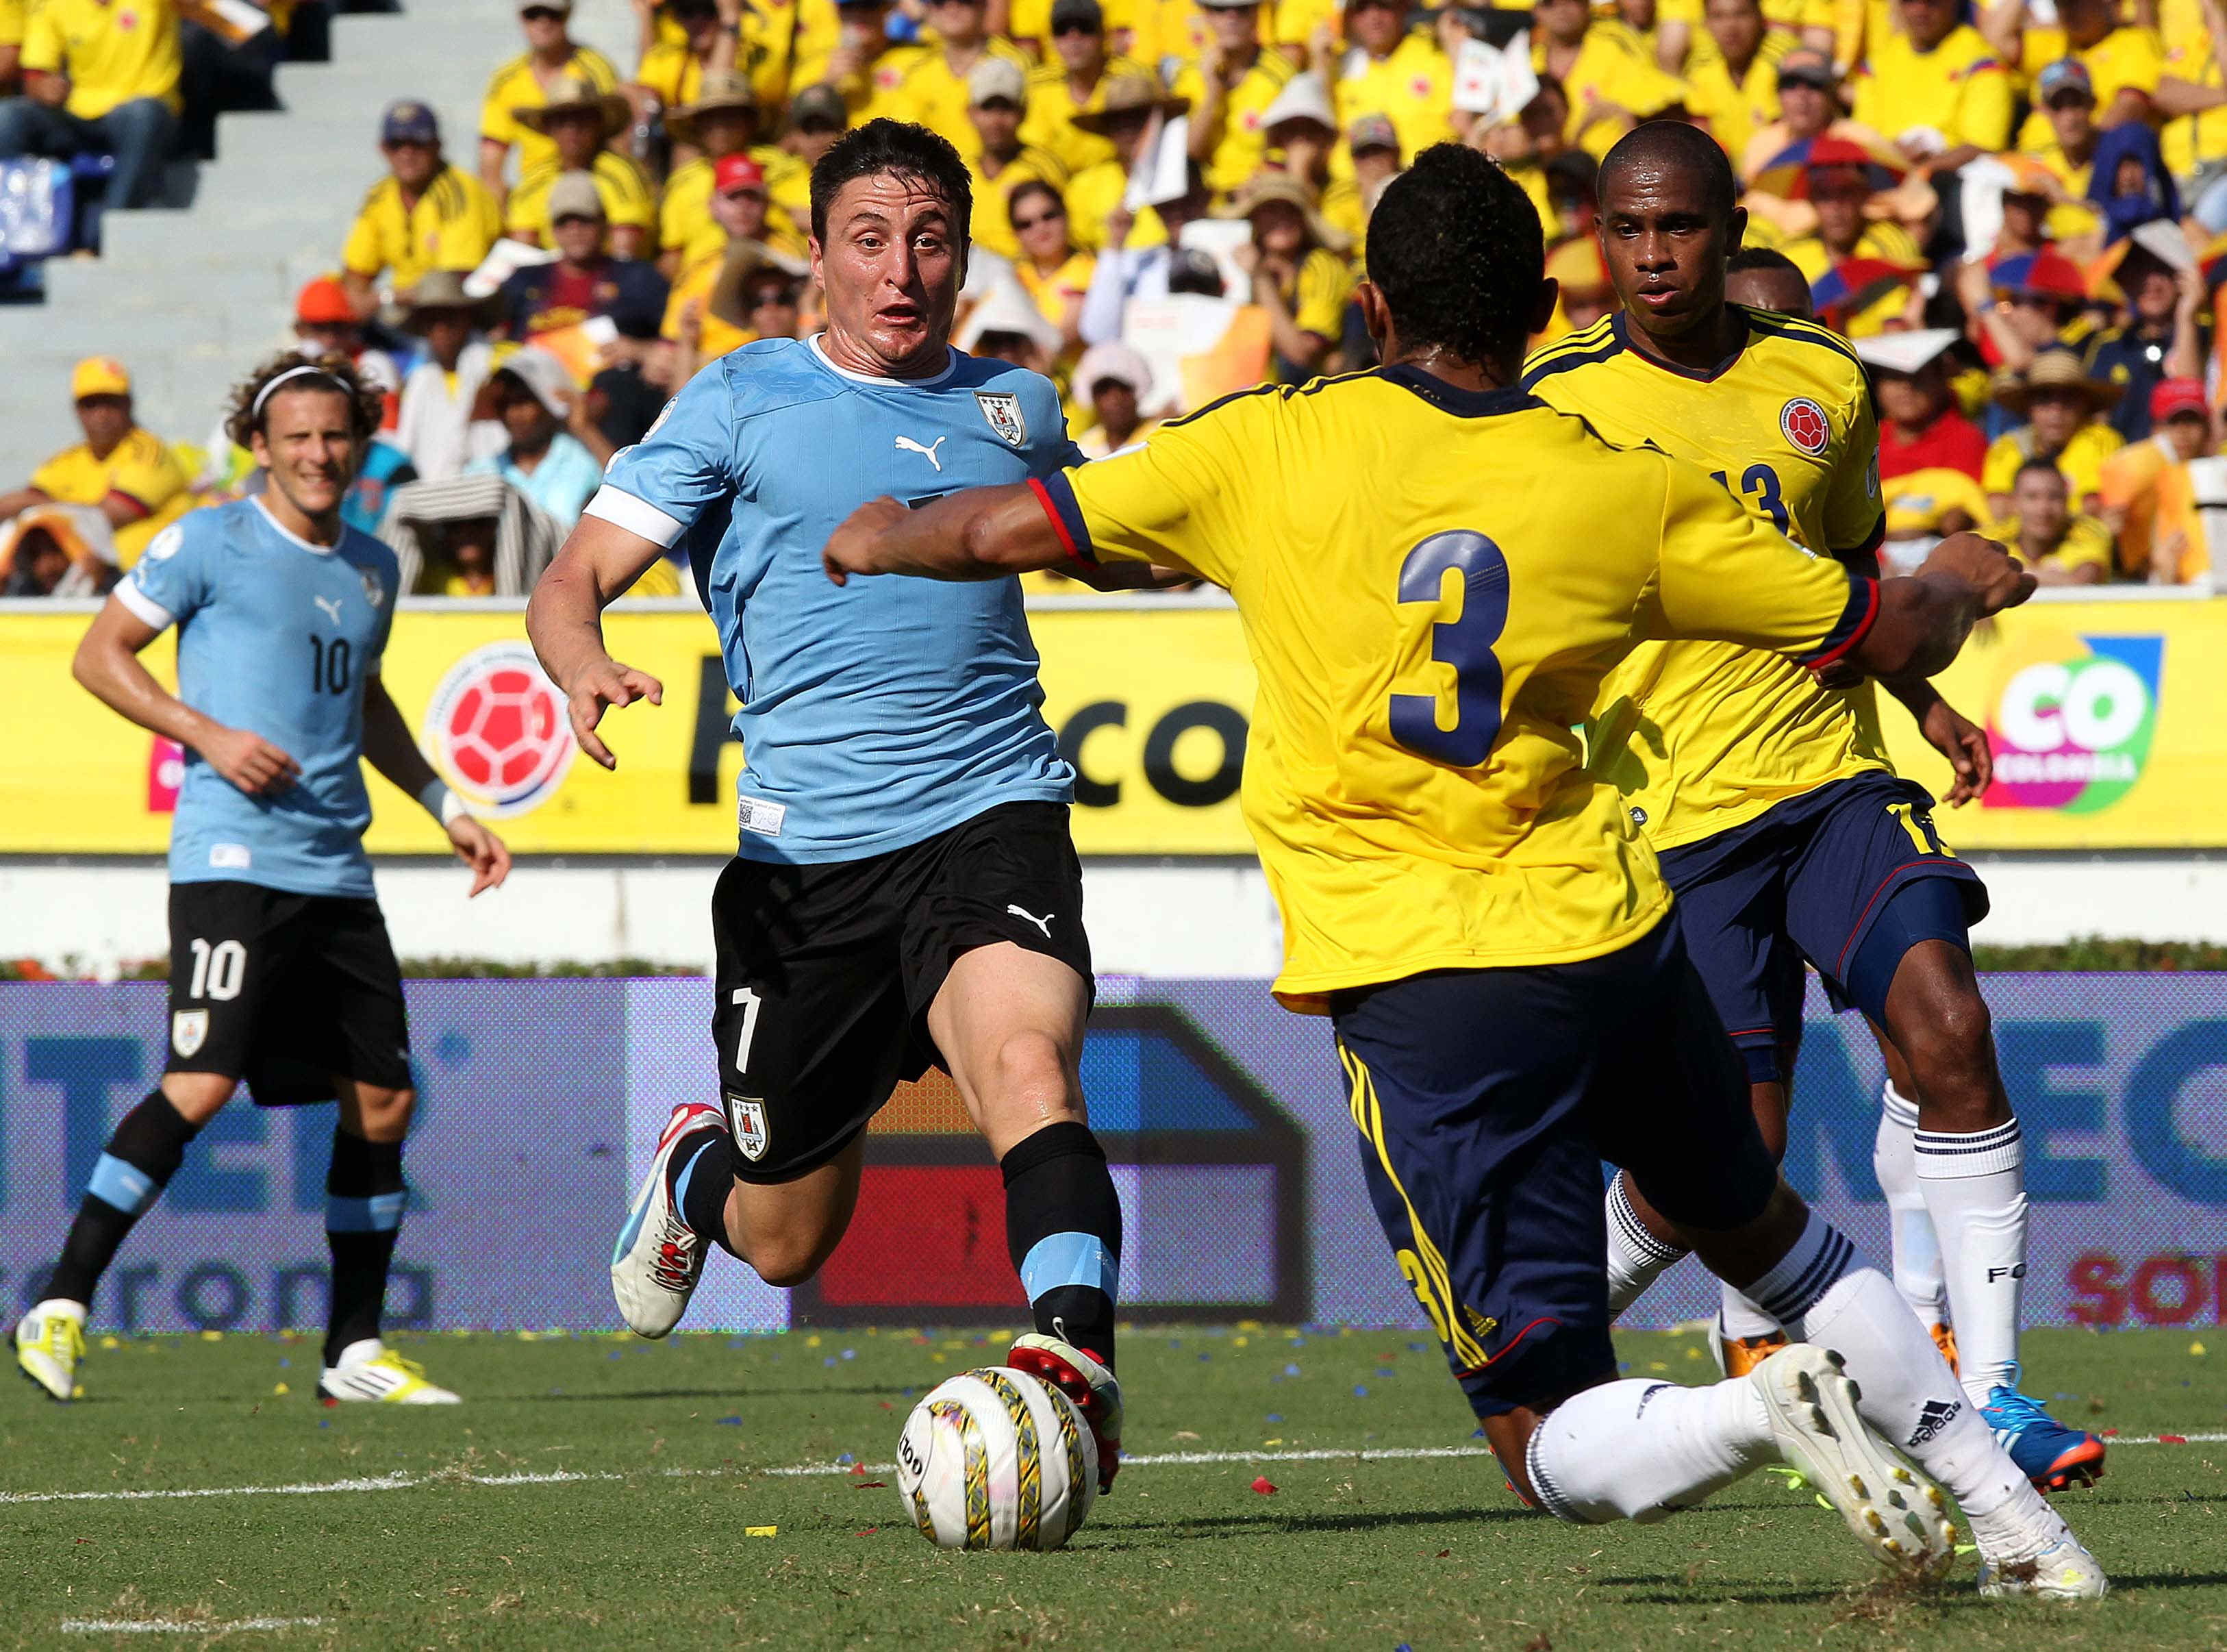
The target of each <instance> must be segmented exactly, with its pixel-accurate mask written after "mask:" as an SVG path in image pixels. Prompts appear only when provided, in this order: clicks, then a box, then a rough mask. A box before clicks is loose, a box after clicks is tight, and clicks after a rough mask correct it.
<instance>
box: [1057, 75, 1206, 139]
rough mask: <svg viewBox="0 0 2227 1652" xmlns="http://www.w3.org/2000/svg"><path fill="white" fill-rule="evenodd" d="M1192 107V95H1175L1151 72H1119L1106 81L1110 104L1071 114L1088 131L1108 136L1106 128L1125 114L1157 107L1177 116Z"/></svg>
mask: <svg viewBox="0 0 2227 1652" xmlns="http://www.w3.org/2000/svg"><path fill="white" fill-rule="evenodd" d="M1156 109H1157V110H1158V111H1159V112H1160V113H1161V114H1163V115H1165V116H1166V117H1167V118H1169V119H1171V120H1172V119H1174V118H1176V117H1177V115H1180V114H1183V113H1184V112H1186V111H1188V110H1189V109H1190V99H1189V98H1171V97H1170V96H1169V95H1168V94H1167V93H1166V92H1163V91H1161V90H1160V83H1159V82H1158V80H1153V79H1152V77H1151V76H1150V75H1145V74H1117V75H1115V76H1114V78H1113V79H1112V80H1108V81H1107V83H1106V105H1105V107H1104V108H1102V109H1094V110H1090V111H1088V112H1086V113H1083V114H1080V115H1070V116H1069V117H1068V119H1069V123H1070V124H1073V125H1075V126H1076V127H1078V128H1080V129H1081V130H1082V131H1086V132H1095V133H1097V134H1098V135H1099V136H1100V137H1104V136H1105V133H1106V129H1107V127H1108V126H1110V125H1112V124H1114V120H1115V118H1117V117H1119V116H1121V115H1134V114H1145V115H1149V114H1151V113H1152V112H1153V111H1154V110H1156Z"/></svg>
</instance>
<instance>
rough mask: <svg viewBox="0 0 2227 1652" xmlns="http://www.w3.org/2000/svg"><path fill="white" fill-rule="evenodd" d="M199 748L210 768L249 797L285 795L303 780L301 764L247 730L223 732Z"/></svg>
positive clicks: (222, 730)
mask: <svg viewBox="0 0 2227 1652" xmlns="http://www.w3.org/2000/svg"><path fill="white" fill-rule="evenodd" d="M197 749H199V750H200V752H201V756H203V757H204V758H205V759H207V762H208V766H209V767H210V768H212V769H215V770H216V772H217V773H218V774H220V775H223V776H224V777H225V778H226V779H227V780H228V781H231V782H232V783H233V785H234V786H237V787H238V788H239V789H240V790H241V791H243V792H246V794H248V795H249V796H250V797H264V796H268V795H271V794H275V793H278V792H283V791H284V790H285V789H286V788H288V787H289V786H291V785H292V784H293V783H294V782H295V781H297V780H299V779H300V778H301V777H302V765H301V764H299V763H297V762H295V761H294V760H293V758H291V757H290V756H287V755H286V754H285V753H284V752H283V751H281V750H280V749H278V747H277V746H274V745H272V744H271V743H270V742H269V741H268V740H265V738H264V737H262V736H261V735H259V734H254V733H251V732H250V731H249V730H246V729H220V730H218V731H217V732H216V733H215V734H214V735H212V736H211V737H209V738H208V739H207V740H205V741H203V742H202V743H201V745H200V747H199V748H197Z"/></svg>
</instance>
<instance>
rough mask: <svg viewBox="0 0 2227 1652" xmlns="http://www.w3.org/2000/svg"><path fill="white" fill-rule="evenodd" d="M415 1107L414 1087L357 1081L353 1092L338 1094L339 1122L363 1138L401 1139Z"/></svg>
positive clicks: (373, 1139) (392, 1140)
mask: <svg viewBox="0 0 2227 1652" xmlns="http://www.w3.org/2000/svg"><path fill="white" fill-rule="evenodd" d="M417 1107H418V1092H417V1091H415V1090H414V1089H401V1090H383V1089H379V1088H375V1087H373V1086H372V1085H368V1084H359V1085H357V1086H355V1087H354V1094H343V1095H342V1097H341V1128H343V1129H345V1130H346V1131H348V1133H349V1134H350V1135H352V1136H361V1138H362V1139H364V1140H366V1141H375V1142H394V1141H400V1140H401V1139H403V1137H404V1136H405V1135H406V1134H408V1133H409V1130H410V1119H411V1115H412V1113H414V1112H415V1111H416V1109H417Z"/></svg>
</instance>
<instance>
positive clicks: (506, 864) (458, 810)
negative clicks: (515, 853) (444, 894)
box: [363, 677, 510, 899]
mask: <svg viewBox="0 0 2227 1652" xmlns="http://www.w3.org/2000/svg"><path fill="white" fill-rule="evenodd" d="M363 755H364V757H365V759H366V761H367V762H369V763H370V764H371V766H372V767H373V769H377V770H379V772H380V774H382V775H386V778H387V779H389V780H391V781H393V782H394V783H395V785H397V786H399V788H402V790H404V791H405V792H407V793H409V794H410V795H411V796H412V797H414V798H416V799H417V800H418V801H419V802H420V803H422V804H424V806H425V812H426V813H428V814H431V816H432V817H433V818H434V819H435V820H438V821H439V822H440V823H441V829H442V830H443V831H444V832H447V833H448V834H449V843H450V846H451V847H453V848H454V849H455V850H456V858H457V859H459V860H461V861H463V863H464V864H465V865H467V866H469V867H470V868H471V869H472V889H471V892H472V894H473V895H477V894H479V893H481V892H482V890H491V889H495V888H497V887H499V886H500V885H501V883H502V880H503V879H504V878H506V877H509V876H510V850H509V848H508V846H507V845H505V844H504V842H503V840H502V839H501V838H498V837H496V836H495V833H494V832H491V831H489V830H488V827H487V826H486V824H485V823H484V822H483V821H480V820H474V819H473V818H472V817H471V816H470V815H469V814H467V813H464V806H463V800H461V799H459V798H458V797H457V796H456V794H455V793H454V792H452V791H450V789H449V786H448V782H447V781H443V779H442V778H441V777H440V775H437V774H436V773H434V772H433V765H432V764H431V763H429V762H426V761H425V754H424V752H422V751H420V750H418V743H417V742H416V741H415V740H413V739H412V738H411V737H410V724H409V721H408V720H407V719H406V718H404V717H403V715H402V708H401V707H400V706H399V705H396V704H395V703H394V697H393V696H392V694H389V693H388V692H386V681H385V680H384V679H381V678H379V677H367V678H366V679H364V685H363ZM465 898H467V899H469V898H470V897H469V896H466V897H465Z"/></svg>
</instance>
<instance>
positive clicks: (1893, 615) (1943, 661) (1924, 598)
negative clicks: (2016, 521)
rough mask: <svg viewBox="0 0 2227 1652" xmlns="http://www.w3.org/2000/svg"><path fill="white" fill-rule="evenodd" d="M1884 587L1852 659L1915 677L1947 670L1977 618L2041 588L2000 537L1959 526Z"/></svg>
mask: <svg viewBox="0 0 2227 1652" xmlns="http://www.w3.org/2000/svg"><path fill="white" fill-rule="evenodd" d="M1878 589H1879V613H1878V615H1877V616H1876V617H1875V618H1874V619H1873V621H1872V623H1871V627H1870V628H1869V629H1868V630H1867V631H1866V633H1865V634H1864V635H1863V636H1862V637H1861V638H1860V639H1859V640H1858V641H1857V642H1856V644H1855V646H1854V647H1852V648H1851V649H1849V651H1848V654H1847V659H1848V660H1849V662H1850V663H1851V664H1853V665H1854V666H1855V667H1856V668H1857V669H1858V670H1860V671H1862V672H1865V673H1868V674H1869V675H1871V676H1873V677H1879V678H1882V679H1890V680H1892V679H1914V678H1920V677H1930V676H1932V675H1934V674H1935V673H1937V672H1941V671H1945V670H1946V669H1947V668H1948V667H1949V661H1951V660H1954V659H1956V653H1957V650H1958V649H1960V648H1962V647H1963V646H1964V638H1965V637H1966V636H1967V635H1969V633H1970V631H1971V629H1972V627H1973V626H1974V625H1975V624H1977V623H1978V622H1980V621H1981V620H1983V619H1985V618H1987V617H1988V616H1989V615H1991V614H1999V613H2000V612H2001V611H2002V610H2003V609H2007V608H2015V607H2017V606H2018V605H2019V604H2020V603H2023V602H2024V601H2026V598H2027V597H2029V596H2032V595H2033V591H2034V577H2033V575H2032V573H2031V572H2029V571H2027V570H2026V568H2025V567H2024V566H2023V565H2021V564H2020V562H2019V560H2018V558H2015V557H2013V556H2012V555H2010V554H2009V552H2006V551H2005V550H2004V549H2003V547H2002V546H2001V545H1998V544H1996V543H1995V541H1994V540H1993V539H1982V538H1981V537H1980V535H1978V534H1976V533H1956V534H1951V535H1950V536H1949V538H1947V539H1943V540H1942V541H1941V543H1940V544H1939V545H1936V546H1935V547H1934V550H1933V554H1932V555H1931V556H1930V557H1928V558H1926V559H1925V564H1924V566H1923V567H1921V568H1919V569H1918V571H1917V572H1916V573H1915V574H1913V575H1911V577H1909V578H1907V579H1888V580H1883V581H1881V582H1880V583H1879V588H1878Z"/></svg>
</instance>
